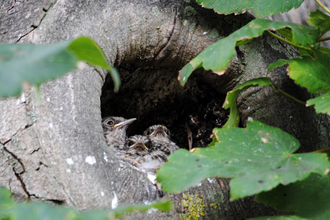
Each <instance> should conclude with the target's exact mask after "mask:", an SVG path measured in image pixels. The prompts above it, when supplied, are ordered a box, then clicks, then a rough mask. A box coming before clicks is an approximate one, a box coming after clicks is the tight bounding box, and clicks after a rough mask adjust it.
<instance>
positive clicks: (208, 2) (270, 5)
mask: <svg viewBox="0 0 330 220" xmlns="http://www.w3.org/2000/svg"><path fill="white" fill-rule="evenodd" d="M303 1H304V0H296V1H285V0H263V1H260V0H250V1H244V0H237V1H227V0H216V1H214V0H197V3H198V4H200V5H201V6H202V7H205V8H212V9H213V10H214V11H215V12H217V13H218V14H232V13H244V12H245V11H247V10H250V9H253V11H254V15H255V16H256V17H258V18H260V17H263V18H264V17H267V16H269V15H272V14H278V13H280V12H286V11H289V10H290V9H292V8H298V7H299V6H300V5H301V3H303Z"/></svg>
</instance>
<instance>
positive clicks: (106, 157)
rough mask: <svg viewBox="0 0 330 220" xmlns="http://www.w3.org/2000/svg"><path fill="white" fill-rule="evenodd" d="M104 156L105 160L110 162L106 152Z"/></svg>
mask: <svg viewBox="0 0 330 220" xmlns="http://www.w3.org/2000/svg"><path fill="white" fill-rule="evenodd" d="M103 155H104V157H103V158H104V160H105V161H106V162H108V155H107V154H106V153H105V152H103Z"/></svg>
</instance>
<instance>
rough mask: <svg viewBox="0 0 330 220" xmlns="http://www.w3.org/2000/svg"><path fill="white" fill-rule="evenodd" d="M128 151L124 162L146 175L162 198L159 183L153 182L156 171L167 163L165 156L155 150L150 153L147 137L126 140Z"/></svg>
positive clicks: (149, 143) (137, 136)
mask: <svg viewBox="0 0 330 220" xmlns="http://www.w3.org/2000/svg"><path fill="white" fill-rule="evenodd" d="M127 145H128V148H129V149H128V150H127V151H126V155H125V157H124V158H122V159H124V160H126V161H127V162H129V163H130V164H132V165H133V166H135V167H137V168H138V169H140V170H143V171H146V172H147V173H148V178H149V179H150V181H151V182H152V183H153V184H154V185H155V186H156V188H157V191H158V193H159V196H160V197H163V191H162V190H161V185H160V183H157V182H156V181H155V179H156V172H155V171H156V170H158V169H159V168H160V167H161V165H162V164H163V163H165V162H166V161H167V155H166V154H165V153H164V152H163V151H161V150H159V149H157V150H154V151H151V149H150V147H151V142H150V140H149V138H148V137H147V136H143V135H134V136H132V137H129V138H128V140H127Z"/></svg>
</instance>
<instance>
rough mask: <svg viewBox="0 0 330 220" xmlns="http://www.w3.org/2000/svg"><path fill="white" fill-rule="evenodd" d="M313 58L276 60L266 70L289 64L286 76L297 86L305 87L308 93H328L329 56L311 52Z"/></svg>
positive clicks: (329, 81) (329, 87) (329, 83)
mask: <svg viewBox="0 0 330 220" xmlns="http://www.w3.org/2000/svg"><path fill="white" fill-rule="evenodd" d="M313 53H314V55H315V57H311V56H305V55H304V56H300V57H296V58H293V59H291V60H282V59H281V60H278V61H277V62H275V63H273V64H270V65H269V68H268V70H270V69H274V68H276V67H280V66H283V65H284V64H289V66H288V69H287V71H288V74H289V76H290V78H291V79H293V80H294V81H295V83H297V84H298V85H301V86H303V87H306V88H307V89H308V91H309V92H310V93H314V94H316V93H321V92H323V93H325V92H328V91H330V72H329V69H330V55H329V54H325V53H322V52H319V51H317V50H313Z"/></svg>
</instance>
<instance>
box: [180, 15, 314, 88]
mask: <svg viewBox="0 0 330 220" xmlns="http://www.w3.org/2000/svg"><path fill="white" fill-rule="evenodd" d="M284 28H289V30H291V36H292V43H293V44H295V45H297V46H304V47H308V46H310V45H313V44H314V43H315V42H316V40H317V39H318V30H317V29H315V28H309V27H306V26H303V25H298V24H293V23H289V22H276V21H270V20H263V19H256V20H253V21H251V22H250V23H248V24H247V25H245V26H244V27H242V28H241V29H239V30H237V31H235V32H234V33H232V34H231V35H229V36H228V37H226V38H223V39H221V40H219V41H218V42H216V43H214V44H212V45H210V46H209V47H208V48H206V49H205V50H204V51H202V52H201V53H200V54H199V55H198V56H197V57H195V58H194V59H192V60H191V61H190V63H189V64H187V65H186V66H185V67H184V68H183V69H182V70H181V71H180V73H179V80H180V82H181V85H184V83H185V82H186V81H187V79H188V77H189V76H190V75H191V73H192V72H193V71H194V70H196V69H198V68H200V67H203V68H204V69H205V70H212V71H213V72H214V73H215V74H218V75H222V74H223V73H224V72H225V70H226V69H227V66H228V64H229V62H230V60H231V59H232V58H233V57H234V56H235V46H236V45H240V42H243V41H247V40H248V39H252V38H255V37H258V36H261V35H262V34H263V32H264V31H265V30H278V29H284ZM184 79H185V80H184Z"/></svg>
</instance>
